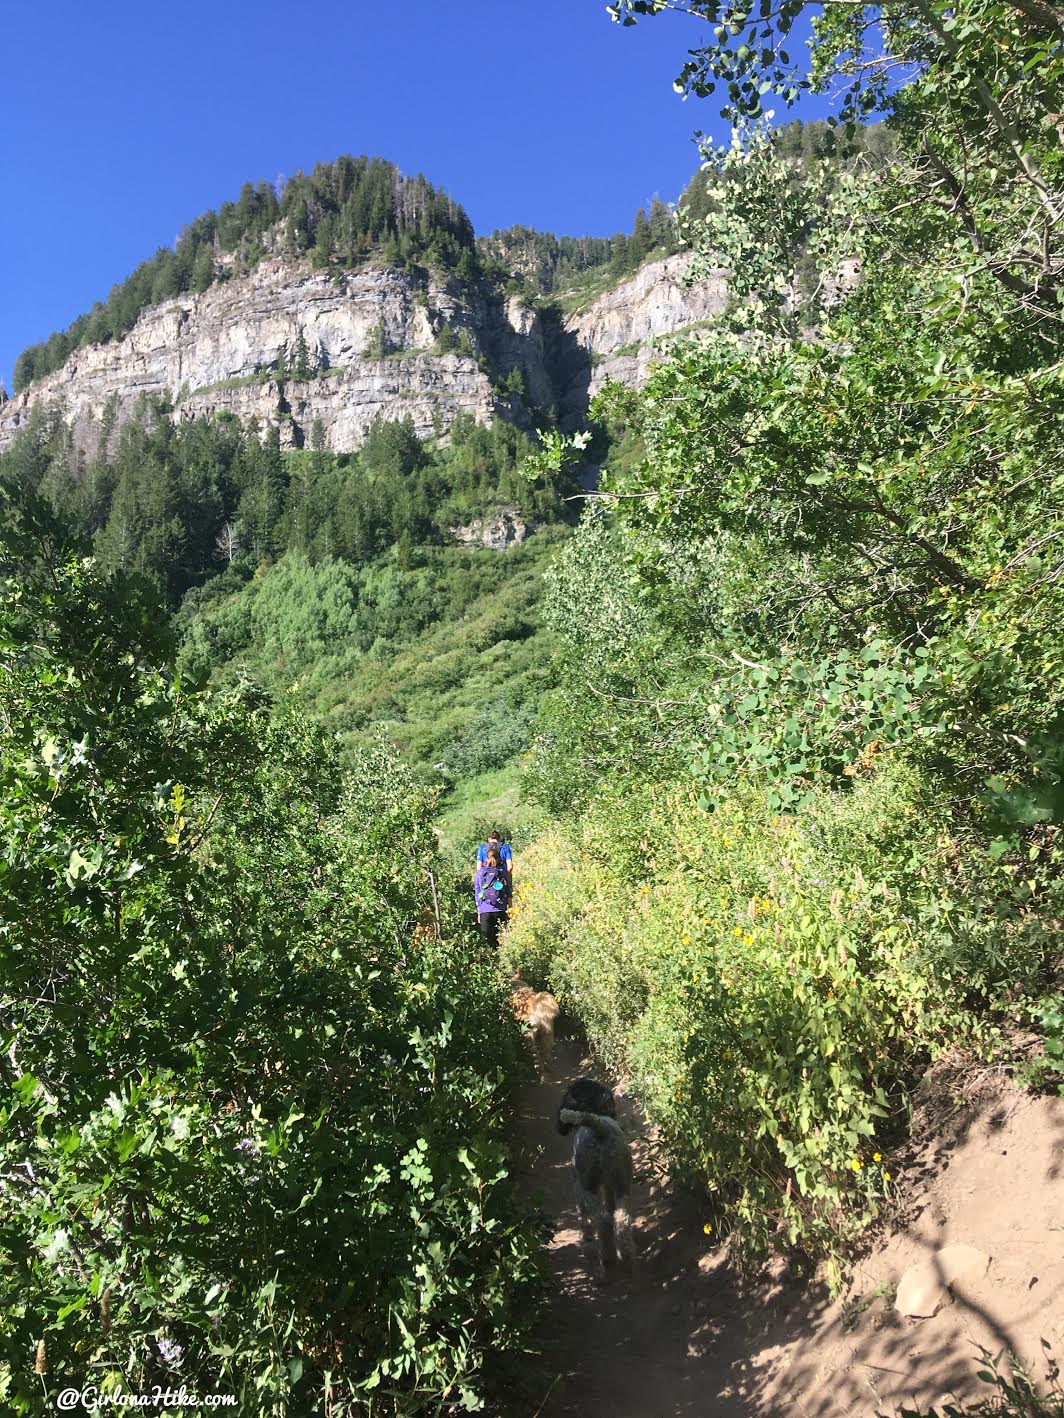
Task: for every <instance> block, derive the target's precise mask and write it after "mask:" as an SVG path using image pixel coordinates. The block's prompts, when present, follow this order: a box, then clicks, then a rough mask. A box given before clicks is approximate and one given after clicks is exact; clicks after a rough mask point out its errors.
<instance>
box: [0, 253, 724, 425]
mask: <svg viewBox="0 0 1064 1418" xmlns="http://www.w3.org/2000/svg"><path fill="white" fill-rule="evenodd" d="M685 264H686V258H685V257H684V256H674V257H670V258H669V259H668V260H665V261H658V262H654V263H652V264H650V265H648V266H645V267H644V268H643V269H642V270H640V271H639V272H637V273H636V275H635V276H633V277H632V278H631V279H629V280H627V281H625V282H623V283H622V284H621V285H619V286H617V287H616V288H615V289H613V290H611V291H608V292H607V293H606V294H605V295H603V296H601V297H599V298H598V299H597V300H595V301H594V302H593V303H592V304H591V305H589V306H588V307H587V308H586V309H585V310H583V311H581V312H579V313H578V314H576V315H573V316H571V317H570V318H569V319H568V320H567V321H565V322H564V323H562V324H561V325H557V324H555V325H553V326H551V325H550V324H549V323H545V322H544V320H543V318H542V316H541V315H540V314H539V313H538V312H537V311H536V310H535V309H534V308H532V307H531V306H529V305H527V304H525V303H524V302H523V301H522V300H521V299H520V297H513V298H511V299H509V300H508V301H504V300H501V299H499V298H496V297H493V296H491V295H490V294H488V293H486V292H481V293H476V292H469V291H462V290H460V289H459V288H457V286H456V285H454V284H453V283H451V282H447V281H442V280H438V279H436V278H430V279H429V280H428V281H427V283H424V284H422V283H419V282H418V281H416V280H415V279H414V278H413V277H411V276H410V275H408V274H407V273H405V272H403V271H397V270H393V269H389V268H384V267H379V266H366V267H363V268H362V269H360V270H356V271H347V272H343V273H330V272H320V271H313V270H311V269H310V268H309V267H308V266H307V265H305V264H298V263H294V262H291V261H286V260H283V259H276V258H275V259H270V260H267V261H264V262H263V263H262V264H261V265H260V266H258V267H257V268H256V269H255V271H254V272H252V274H251V275H249V276H246V277H243V278H240V279H234V280H231V281H228V282H226V283H225V284H222V285H217V286H212V287H211V288H210V289H209V290H207V291H205V292H204V293H203V294H202V295H192V294H187V295H183V296H178V297H176V298H175V299H173V300H168V301H166V302H164V303H163V304H161V305H158V306H155V307H154V308H152V309H151V310H148V311H146V312H145V313H144V314H143V315H142V316H141V318H140V319H139V320H138V321H137V323H136V325H135V326H134V328H133V329H132V330H131V331H130V333H129V334H128V335H127V336H126V337H125V338H124V339H122V340H118V341H115V342H113V343H112V344H108V345H93V346H90V347H88V348H85V349H82V350H78V351H77V352H76V353H75V354H73V355H72V356H71V357H70V359H69V360H68V361H67V363H66V364H65V365H64V366H63V368H62V369H59V370H57V371H55V373H53V374H50V375H48V376H47V377H46V378H45V379H42V380H40V381H38V382H37V383H35V384H33V385H31V386H30V388H28V389H26V390H24V391H23V392H22V393H21V394H18V395H16V396H15V397H14V398H13V399H11V400H9V401H8V403H6V404H3V405H0V448H3V447H4V446H6V444H8V443H9V442H10V441H11V439H12V438H14V436H15V435H16V433H17V432H18V430H19V428H21V427H22V426H23V425H24V424H25V422H26V420H27V418H28V417H29V413H30V410H31V409H32V408H33V407H34V405H39V404H40V405H48V404H58V405H61V406H62V407H63V409H64V411H65V414H66V416H67V417H68V418H69V419H70V420H71V421H72V423H73V425H74V429H75V437H76V439H77V442H78V443H79V445H81V446H82V447H84V448H87V449H90V450H91V448H92V447H93V445H94V443H95V441H96V439H97V437H98V431H99V428H100V424H101V420H102V419H103V416H104V412H105V410H106V409H107V408H108V406H109V405H113V407H114V409H115V412H116V414H117V417H118V420H119V421H121V420H122V418H123V417H128V415H129V413H130V412H131V411H132V410H133V409H134V408H135V407H136V403H137V400H138V398H139V397H140V396H141V395H151V396H166V397H168V398H169V399H170V401H171V402H172V404H173V405H174V417H175V418H184V417H192V416H194V415H198V414H211V413H230V414H234V415H236V416H237V417H238V418H241V419H245V418H248V417H251V416H255V417H256V418H258V419H259V420H260V423H262V424H263V425H270V424H276V425H278V426H279V428H280V430H281V437H282V443H283V444H284V446H286V447H299V446H302V445H303V443H304V442H309V440H310V437H311V431H312V429H313V426H314V424H315V422H317V421H320V424H321V429H322V432H323V434H324V441H325V446H326V447H327V448H330V449H332V450H334V451H338V452H339V451H347V450H350V449H353V448H355V447H357V446H358V444H359V443H360V442H361V441H362V439H363V437H364V436H365V433H366V430H367V429H368V428H369V426H370V424H371V423H372V422H373V420H374V419H375V418H377V417H385V418H401V417H404V416H406V415H409V416H410V417H411V418H412V420H413V422H414V426H415V428H416V430H417V431H418V433H419V434H427V433H429V432H430V431H431V430H432V429H433V428H434V427H439V426H440V425H441V424H442V426H443V427H446V426H447V425H448V424H450V423H451V421H452V420H453V419H454V418H455V416H456V415H457V414H459V413H468V414H471V415H472V416H473V417H474V418H475V419H477V420H478V421H479V422H487V421H489V420H490V419H492V418H493V417H496V416H501V417H514V418H518V419H520V418H521V417H522V416H523V414H524V413H525V409H526V405H527V404H536V405H539V406H540V407H544V408H548V407H551V406H554V407H556V408H557V409H558V410H559V411H560V412H561V414H562V416H563V418H565V419H566V420H567V421H570V422H571V421H573V420H574V419H575V418H577V417H578V416H579V414H580V412H581V411H582V409H583V408H584V407H585V406H586V401H587V398H588V396H589V393H593V392H595V390H596V389H597V388H598V387H599V386H600V384H601V383H602V381H603V379H604V378H606V377H607V376H612V377H614V378H617V379H621V380H622V381H623V382H625V383H629V384H638V383H640V382H642V380H643V378H645V375H646V371H647V366H648V364H649V362H650V360H651V358H652V356H653V348H652V341H653V340H654V338H655V337H657V336H659V335H666V334H672V333H675V332H677V331H678V330H680V329H682V328H684V327H685V326H688V325H691V324H694V323H697V322H698V321H701V320H704V319H706V318H708V317H709V316H710V315H711V314H713V313H715V312H716V311H718V310H720V309H721V308H722V306H723V303H724V300H725V297H726V291H725V286H724V282H723V279H721V280H714V281H708V282H703V283H702V284H700V285H698V286H695V287H693V288H690V289H688V288H686V287H684V286H682V285H681V284H680V281H679V277H680V275H681V273H682V271H683V269H684V267H685ZM301 336H302V340H303V342H304V343H305V345H306V348H307V350H308V352H309V360H310V364H311V366H312V367H313V368H315V369H316V370H321V371H323V372H321V373H318V374H317V375H316V376H315V377H312V378H309V379H302V380H298V381H297V380H294V379H292V378H284V379H279V378H278V377H277V376H276V374H275V370H276V366H277V361H278V357H279V356H280V355H281V354H282V352H285V356H286V358H287V360H288V361H289V363H290V362H291V360H292V358H293V351H294V349H295V347H296V344H297V342H298V341H299V339H300V337H301ZM459 339H460V340H461V345H462V350H461V351H456V350H454V349H451V350H450V351H449V352H447V353H440V352H439V349H440V347H441V345H445V344H451V345H453V344H454V343H455V342H456V340H459ZM385 351H386V352H387V353H385ZM482 354H483V355H485V356H486V364H487V366H488V367H491V368H493V369H495V370H497V371H500V372H503V373H505V372H508V371H511V370H513V369H518V370H520V371H521V375H522V379H523V383H524V388H525V397H524V399H521V398H518V397H508V396H503V395H500V394H499V393H498V392H497V390H496V389H495V388H494V387H493V385H492V382H491V379H490V378H489V376H488V374H486V373H485V372H484V370H483V369H482V368H481V361H480V360H479V358H478V356H480V355H482Z"/></svg>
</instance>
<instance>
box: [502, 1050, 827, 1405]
mask: <svg viewBox="0 0 1064 1418" xmlns="http://www.w3.org/2000/svg"><path fill="white" fill-rule="evenodd" d="M585 1072H590V1073H593V1074H594V1073H595V1072H596V1071H595V1068H594V1065H593V1064H592V1063H591V1061H590V1060H588V1059H587V1058H586V1057H585V1056H584V1055H583V1054H582V1053H581V1051H580V1049H579V1047H578V1046H577V1045H576V1044H574V1043H573V1042H572V1041H569V1040H559V1042H558V1046H557V1049H556V1052H555V1056H554V1060H553V1062H552V1065H551V1068H550V1069H549V1071H548V1074H547V1077H546V1078H545V1079H544V1080H543V1082H541V1083H538V1084H535V1085H532V1086H530V1087H528V1088H526V1089H525V1090H524V1093H523V1094H522V1097H521V1099H520V1111H519V1121H518V1129H519V1143H520V1149H521V1156H522V1166H521V1180H522V1185H523V1188H524V1191H525V1193H526V1195H527V1196H528V1198H529V1201H530V1203H532V1204H534V1205H538V1206H540V1207H541V1208H542V1209H543V1210H544V1211H545V1212H546V1214H547V1215H548V1216H549V1217H551V1218H552V1219H553V1222H554V1235H553V1239H552V1241H551V1243H550V1249H549V1262H550V1267H551V1270H552V1272H553V1275H554V1280H555V1284H556V1286H557V1289H556V1293H555V1295H554V1299H553V1301H552V1303H550V1304H549V1306H548V1313H547V1315H546V1318H545V1320H544V1323H543V1325H542V1328H541V1332H540V1336H539V1340H540V1344H541V1346H542V1350H543V1353H544V1355H545V1357H546V1364H545V1367H544V1380H543V1385H542V1387H543V1393H544V1396H543V1399H542V1402H541V1406H540V1409H539V1415H540V1418H562V1415H570V1414H572V1415H575V1414H580V1415H582V1418H680V1415H698V1418H717V1415H721V1418H724V1415H727V1418H736V1416H737V1415H740V1414H754V1413H759V1412H764V1411H766V1410H763V1409H761V1408H759V1407H758V1405H757V1403H756V1401H755V1399H754V1395H755V1393H756V1391H757V1388H758V1386H759V1383H760V1378H759V1373H758V1371H757V1370H756V1369H755V1368H754V1366H753V1365H752V1363H751V1362H750V1361H749V1358H748V1356H749V1355H751V1354H757V1353H758V1351H761V1350H764V1349H765V1347H766V1346H768V1347H771V1346H772V1345H773V1342H774V1337H775V1330H776V1329H777V1328H778V1325H779V1316H778V1312H777V1309H776V1308H775V1307H773V1306H771V1305H768V1306H763V1307H760V1308H759V1309H756V1310H755V1311H754V1313H753V1315H752V1316H751V1315H747V1316H746V1317H745V1318H744V1320H743V1322H742V1324H741V1325H737V1324H736V1318H737V1307H738V1305H739V1298H738V1295H737V1292H736V1289H735V1283H734V1281H733V1280H732V1279H731V1278H730V1277H729V1276H727V1274H726V1273H725V1272H724V1269H723V1265H722V1261H721V1258H720V1253H719V1252H718V1251H717V1250H716V1249H715V1248H713V1247H712V1246H711V1245H710V1242H709V1241H708V1240H707V1238H706V1237H705V1235H704V1233H703V1230H702V1227H703V1223H704V1222H705V1220H706V1216H707V1214H708V1212H707V1211H706V1209H705V1208H704V1207H702V1206H700V1205H699V1204H698V1202H697V1200H696V1198H694V1197H692V1196H690V1195H688V1194H686V1193H684V1192H683V1191H682V1190H681V1189H680V1188H678V1187H675V1186H673V1185H672V1184H670V1183H669V1182H668V1180H667V1179H666V1177H665V1175H664V1171H663V1169H662V1168H661V1166H660V1165H659V1164H658V1163H657V1162H656V1160H655V1159H654V1157H653V1155H652V1153H651V1151H650V1149H649V1147H648V1146H647V1144H646V1143H645V1141H643V1140H642V1138H641V1134H642V1131H643V1122H642V1118H641V1116H640V1114H639V1111H638V1109H637V1107H636V1106H635V1104H634V1103H633V1102H632V1100H631V1099H630V1098H628V1097H626V1096H625V1095H624V1094H623V1093H621V1092H618V1095H617V1103H618V1116H619V1118H620V1119H621V1121H622V1123H623V1124H624V1125H625V1128H626V1130H627V1131H628V1133H629V1135H630V1136H633V1137H634V1141H633V1148H632V1150H633V1156H634V1160H635V1164H636V1186H635V1191H634V1195H633V1237H634V1240H635V1244H636V1259H635V1261H634V1263H633V1265H632V1267H631V1268H630V1269H629V1270H627V1271H626V1270H623V1269H618V1270H617V1271H616V1272H614V1273H613V1275H611V1277H610V1278H609V1279H608V1280H607V1281H605V1282H599V1281H597V1280H596V1279H595V1277H594V1274H593V1270H592V1265H591V1263H590V1262H589V1261H588V1260H587V1259H586V1258H585V1255H584V1253H583V1251H582V1250H581V1246H580V1230H579V1223H578V1220H577V1214H576V1206H575V1200H574V1194H573V1186H572V1179H571V1171H570V1166H569V1147H570V1143H569V1139H567V1138H564V1137H561V1136H559V1134H558V1132H557V1130H556V1126H555V1115H556V1112H557V1108H558V1104H559V1101H560V1099H561V1096H562V1093H563V1091H564V1088H565V1085H566V1083H567V1082H568V1081H569V1080H570V1079H572V1078H574V1077H575V1076H577V1075H578V1074H580V1073H585ZM597 1076H599V1077H601V1076H602V1075H601V1070H599V1071H598V1073H597ZM777 1288H778V1287H777ZM790 1337H794V1336H793V1332H792V1334H791V1336H790ZM776 1342H778V1341H776ZM792 1411H793V1412H795V1413H798V1414H800V1413H801V1410H800V1409H792ZM533 1412H535V1410H533Z"/></svg>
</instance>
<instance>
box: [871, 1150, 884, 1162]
mask: <svg viewBox="0 0 1064 1418" xmlns="http://www.w3.org/2000/svg"><path fill="white" fill-rule="evenodd" d="M882 1160H883V1158H882V1157H881V1156H880V1155H879V1153H878V1152H873V1153H872V1161H873V1162H882Z"/></svg>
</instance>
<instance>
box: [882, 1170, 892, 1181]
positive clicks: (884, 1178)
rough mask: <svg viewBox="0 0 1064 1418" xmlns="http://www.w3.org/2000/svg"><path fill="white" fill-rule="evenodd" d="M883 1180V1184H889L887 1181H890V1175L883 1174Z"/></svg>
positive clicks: (887, 1173)
mask: <svg viewBox="0 0 1064 1418" xmlns="http://www.w3.org/2000/svg"><path fill="white" fill-rule="evenodd" d="M883 1180H884V1181H885V1182H889V1181H890V1173H889V1172H884V1173H883Z"/></svg>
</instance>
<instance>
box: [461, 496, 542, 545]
mask: <svg viewBox="0 0 1064 1418" xmlns="http://www.w3.org/2000/svg"><path fill="white" fill-rule="evenodd" d="M451 536H452V537H454V539H455V541H456V542H462V543H464V544H465V545H466V546H479V547H486V548H487V549H488V550H489V551H508V550H509V549H510V547H512V546H517V544H518V543H519V542H523V541H524V539H525V538H526V537H527V536H528V526H527V524H526V523H525V520H524V518H523V517H522V516H521V509H520V508H519V507H515V506H513V505H512V504H510V505H507V506H505V507H500V508H499V510H498V511H497V512H496V513H495V514H494V515H493V516H491V517H476V518H474V520H473V521H472V522H470V523H469V524H468V526H465V527H452V528H451Z"/></svg>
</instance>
